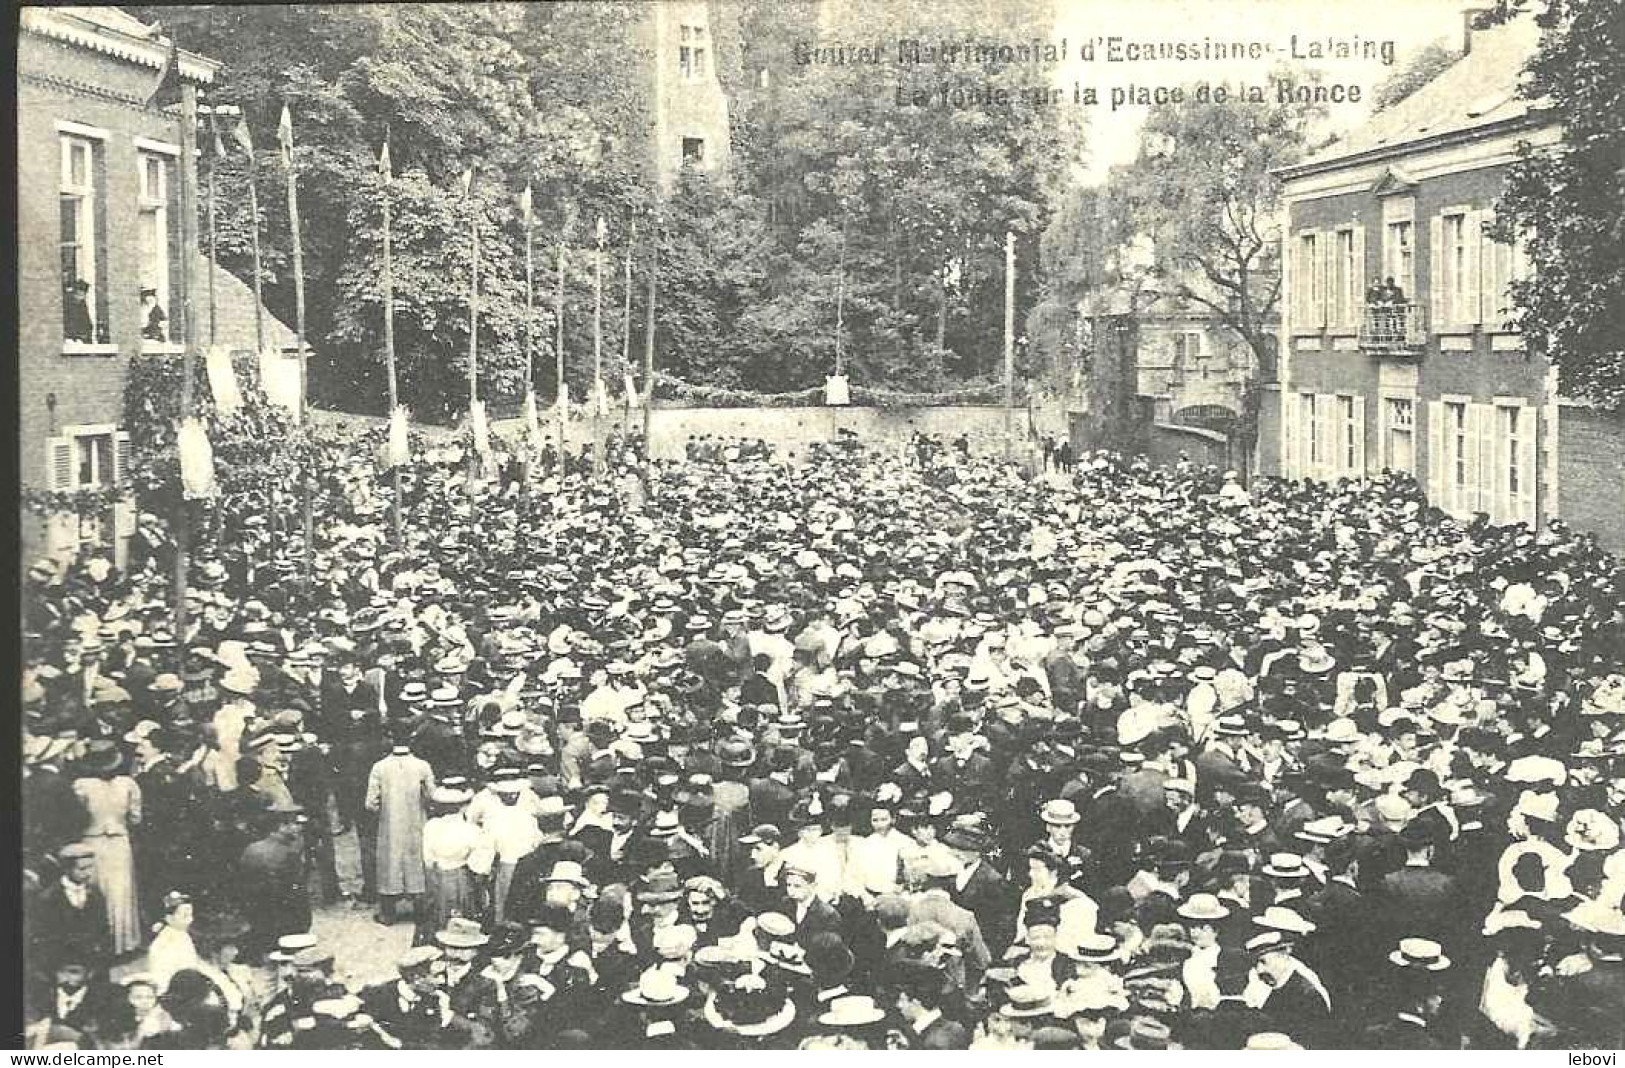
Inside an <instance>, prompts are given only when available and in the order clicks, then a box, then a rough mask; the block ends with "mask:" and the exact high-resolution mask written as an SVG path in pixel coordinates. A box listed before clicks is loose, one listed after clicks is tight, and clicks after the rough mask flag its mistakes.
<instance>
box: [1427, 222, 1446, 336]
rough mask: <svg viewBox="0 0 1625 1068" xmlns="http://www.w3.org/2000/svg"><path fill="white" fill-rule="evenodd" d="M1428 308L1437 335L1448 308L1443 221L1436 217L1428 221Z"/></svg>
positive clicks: (1441, 327)
mask: <svg viewBox="0 0 1625 1068" xmlns="http://www.w3.org/2000/svg"><path fill="white" fill-rule="evenodd" d="M1428 306H1429V313H1430V315H1431V317H1432V319H1433V333H1435V334H1437V333H1438V332H1439V331H1440V330H1442V329H1443V328H1444V326H1445V323H1446V322H1447V321H1448V319H1449V315H1448V309H1449V307H1450V303H1449V301H1448V300H1447V299H1446V293H1445V288H1444V219H1443V217H1441V216H1438V215H1435V216H1434V217H1433V218H1432V219H1429V220H1428Z"/></svg>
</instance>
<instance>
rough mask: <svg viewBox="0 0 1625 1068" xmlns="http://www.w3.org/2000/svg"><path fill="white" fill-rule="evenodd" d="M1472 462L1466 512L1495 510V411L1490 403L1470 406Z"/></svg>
mask: <svg viewBox="0 0 1625 1068" xmlns="http://www.w3.org/2000/svg"><path fill="white" fill-rule="evenodd" d="M1470 412H1471V415H1470V419H1471V424H1470V428H1469V433H1470V434H1471V435H1472V438H1471V446H1470V447H1471V449H1472V453H1471V456H1472V462H1471V463H1470V465H1469V468H1468V473H1467V480H1468V481H1467V484H1468V486H1469V487H1470V488H1469V490H1468V500H1467V503H1466V506H1465V509H1464V510H1468V511H1472V512H1493V511H1494V510H1495V408H1494V407H1493V406H1492V405H1488V404H1474V405H1471V406H1470Z"/></svg>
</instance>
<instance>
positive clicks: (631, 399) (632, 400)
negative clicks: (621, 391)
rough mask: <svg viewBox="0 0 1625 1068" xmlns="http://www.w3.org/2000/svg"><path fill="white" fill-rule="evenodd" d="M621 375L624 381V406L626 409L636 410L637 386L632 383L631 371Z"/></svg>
mask: <svg viewBox="0 0 1625 1068" xmlns="http://www.w3.org/2000/svg"><path fill="white" fill-rule="evenodd" d="M622 374H623V377H624V378H625V379H626V406H627V407H628V408H636V407H637V406H638V387H637V384H636V383H635V382H633V381H632V372H631V371H625V372H622Z"/></svg>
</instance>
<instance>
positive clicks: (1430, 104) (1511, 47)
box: [1282, 15, 1541, 177]
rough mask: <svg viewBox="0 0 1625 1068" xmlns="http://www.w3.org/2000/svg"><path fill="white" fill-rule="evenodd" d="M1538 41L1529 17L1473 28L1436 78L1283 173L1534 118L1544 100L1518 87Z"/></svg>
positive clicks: (1537, 31)
mask: <svg viewBox="0 0 1625 1068" xmlns="http://www.w3.org/2000/svg"><path fill="white" fill-rule="evenodd" d="M1539 44H1540V28H1539V27H1538V26H1536V25H1535V21H1534V19H1533V18H1532V17H1530V16H1527V15H1525V16H1522V17H1519V18H1515V19H1512V20H1510V21H1508V22H1506V23H1504V24H1502V25H1500V26H1495V27H1491V28H1489V29H1483V30H1475V31H1473V37H1472V51H1470V52H1468V53H1467V55H1465V56H1462V57H1461V58H1460V59H1458V60H1456V62H1455V63H1454V64H1452V65H1451V66H1449V67H1446V68H1445V69H1444V71H1442V72H1441V73H1440V74H1439V75H1438V77H1436V78H1434V79H1433V80H1432V81H1431V82H1428V83H1427V84H1426V85H1424V86H1423V87H1422V88H1420V89H1418V90H1417V91H1416V92H1414V93H1412V94H1411V95H1410V96H1408V97H1406V98H1405V99H1403V100H1401V101H1400V102H1399V103H1397V104H1395V105H1394V106H1393V107H1391V108H1388V109H1387V110H1386V111H1379V112H1377V113H1376V114H1375V115H1373V116H1371V118H1370V119H1369V120H1368V121H1367V122H1366V123H1365V124H1364V125H1362V126H1359V127H1357V128H1356V129H1354V130H1351V131H1350V132H1348V133H1347V134H1344V135H1343V136H1342V137H1340V138H1338V139H1337V140H1336V141H1334V142H1332V143H1331V144H1330V145H1328V146H1327V147H1325V148H1324V149H1321V150H1320V151H1319V152H1317V153H1315V154H1314V155H1312V156H1310V157H1309V158H1308V159H1306V160H1303V161H1302V162H1300V163H1297V164H1295V165H1293V166H1291V167H1287V168H1283V170H1282V173H1283V174H1284V175H1286V176H1287V177H1292V176H1294V175H1297V174H1302V173H1305V172H1308V171H1311V170H1319V169H1323V168H1324V167H1326V166H1327V165H1328V164H1332V163H1335V162H1337V161H1340V160H1344V159H1348V158H1350V157H1354V156H1362V155H1366V154H1369V153H1382V152H1383V151H1384V150H1395V151H1396V152H1397V150H1398V149H1400V148H1402V147H1405V146H1409V145H1413V144H1416V143H1418V142H1422V141H1432V140H1436V139H1438V138H1440V137H1444V136H1448V135H1451V134H1460V133H1465V132H1467V131H1471V130H1478V129H1483V128H1487V127H1494V126H1499V125H1503V124H1506V123H1510V122H1518V121H1519V120H1527V119H1529V118H1531V117H1532V116H1533V115H1534V114H1535V113H1537V112H1539V111H1540V110H1541V107H1540V102H1538V101H1537V102H1531V101H1528V100H1524V99H1522V98H1521V97H1519V96H1518V85H1519V82H1520V79H1521V77H1522V74H1523V68H1524V64H1525V63H1526V62H1527V61H1528V59H1529V57H1530V56H1531V55H1532V54H1534V51H1535V49H1536V47H1537V46H1538V45H1539Z"/></svg>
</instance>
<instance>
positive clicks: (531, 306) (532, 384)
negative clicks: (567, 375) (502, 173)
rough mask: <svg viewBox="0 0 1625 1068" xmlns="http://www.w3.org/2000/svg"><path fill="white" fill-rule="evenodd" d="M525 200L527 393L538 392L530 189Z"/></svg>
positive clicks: (534, 267) (534, 273)
mask: <svg viewBox="0 0 1625 1068" xmlns="http://www.w3.org/2000/svg"><path fill="white" fill-rule="evenodd" d="M525 191H526V194H527V196H526V198H525V392H526V393H527V394H531V395H534V394H535V392H536V257H535V252H534V251H533V250H532V248H531V229H532V227H531V217H530V198H529V195H528V194H529V192H530V188H529V187H528V186H527V187H526V190H525Z"/></svg>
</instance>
